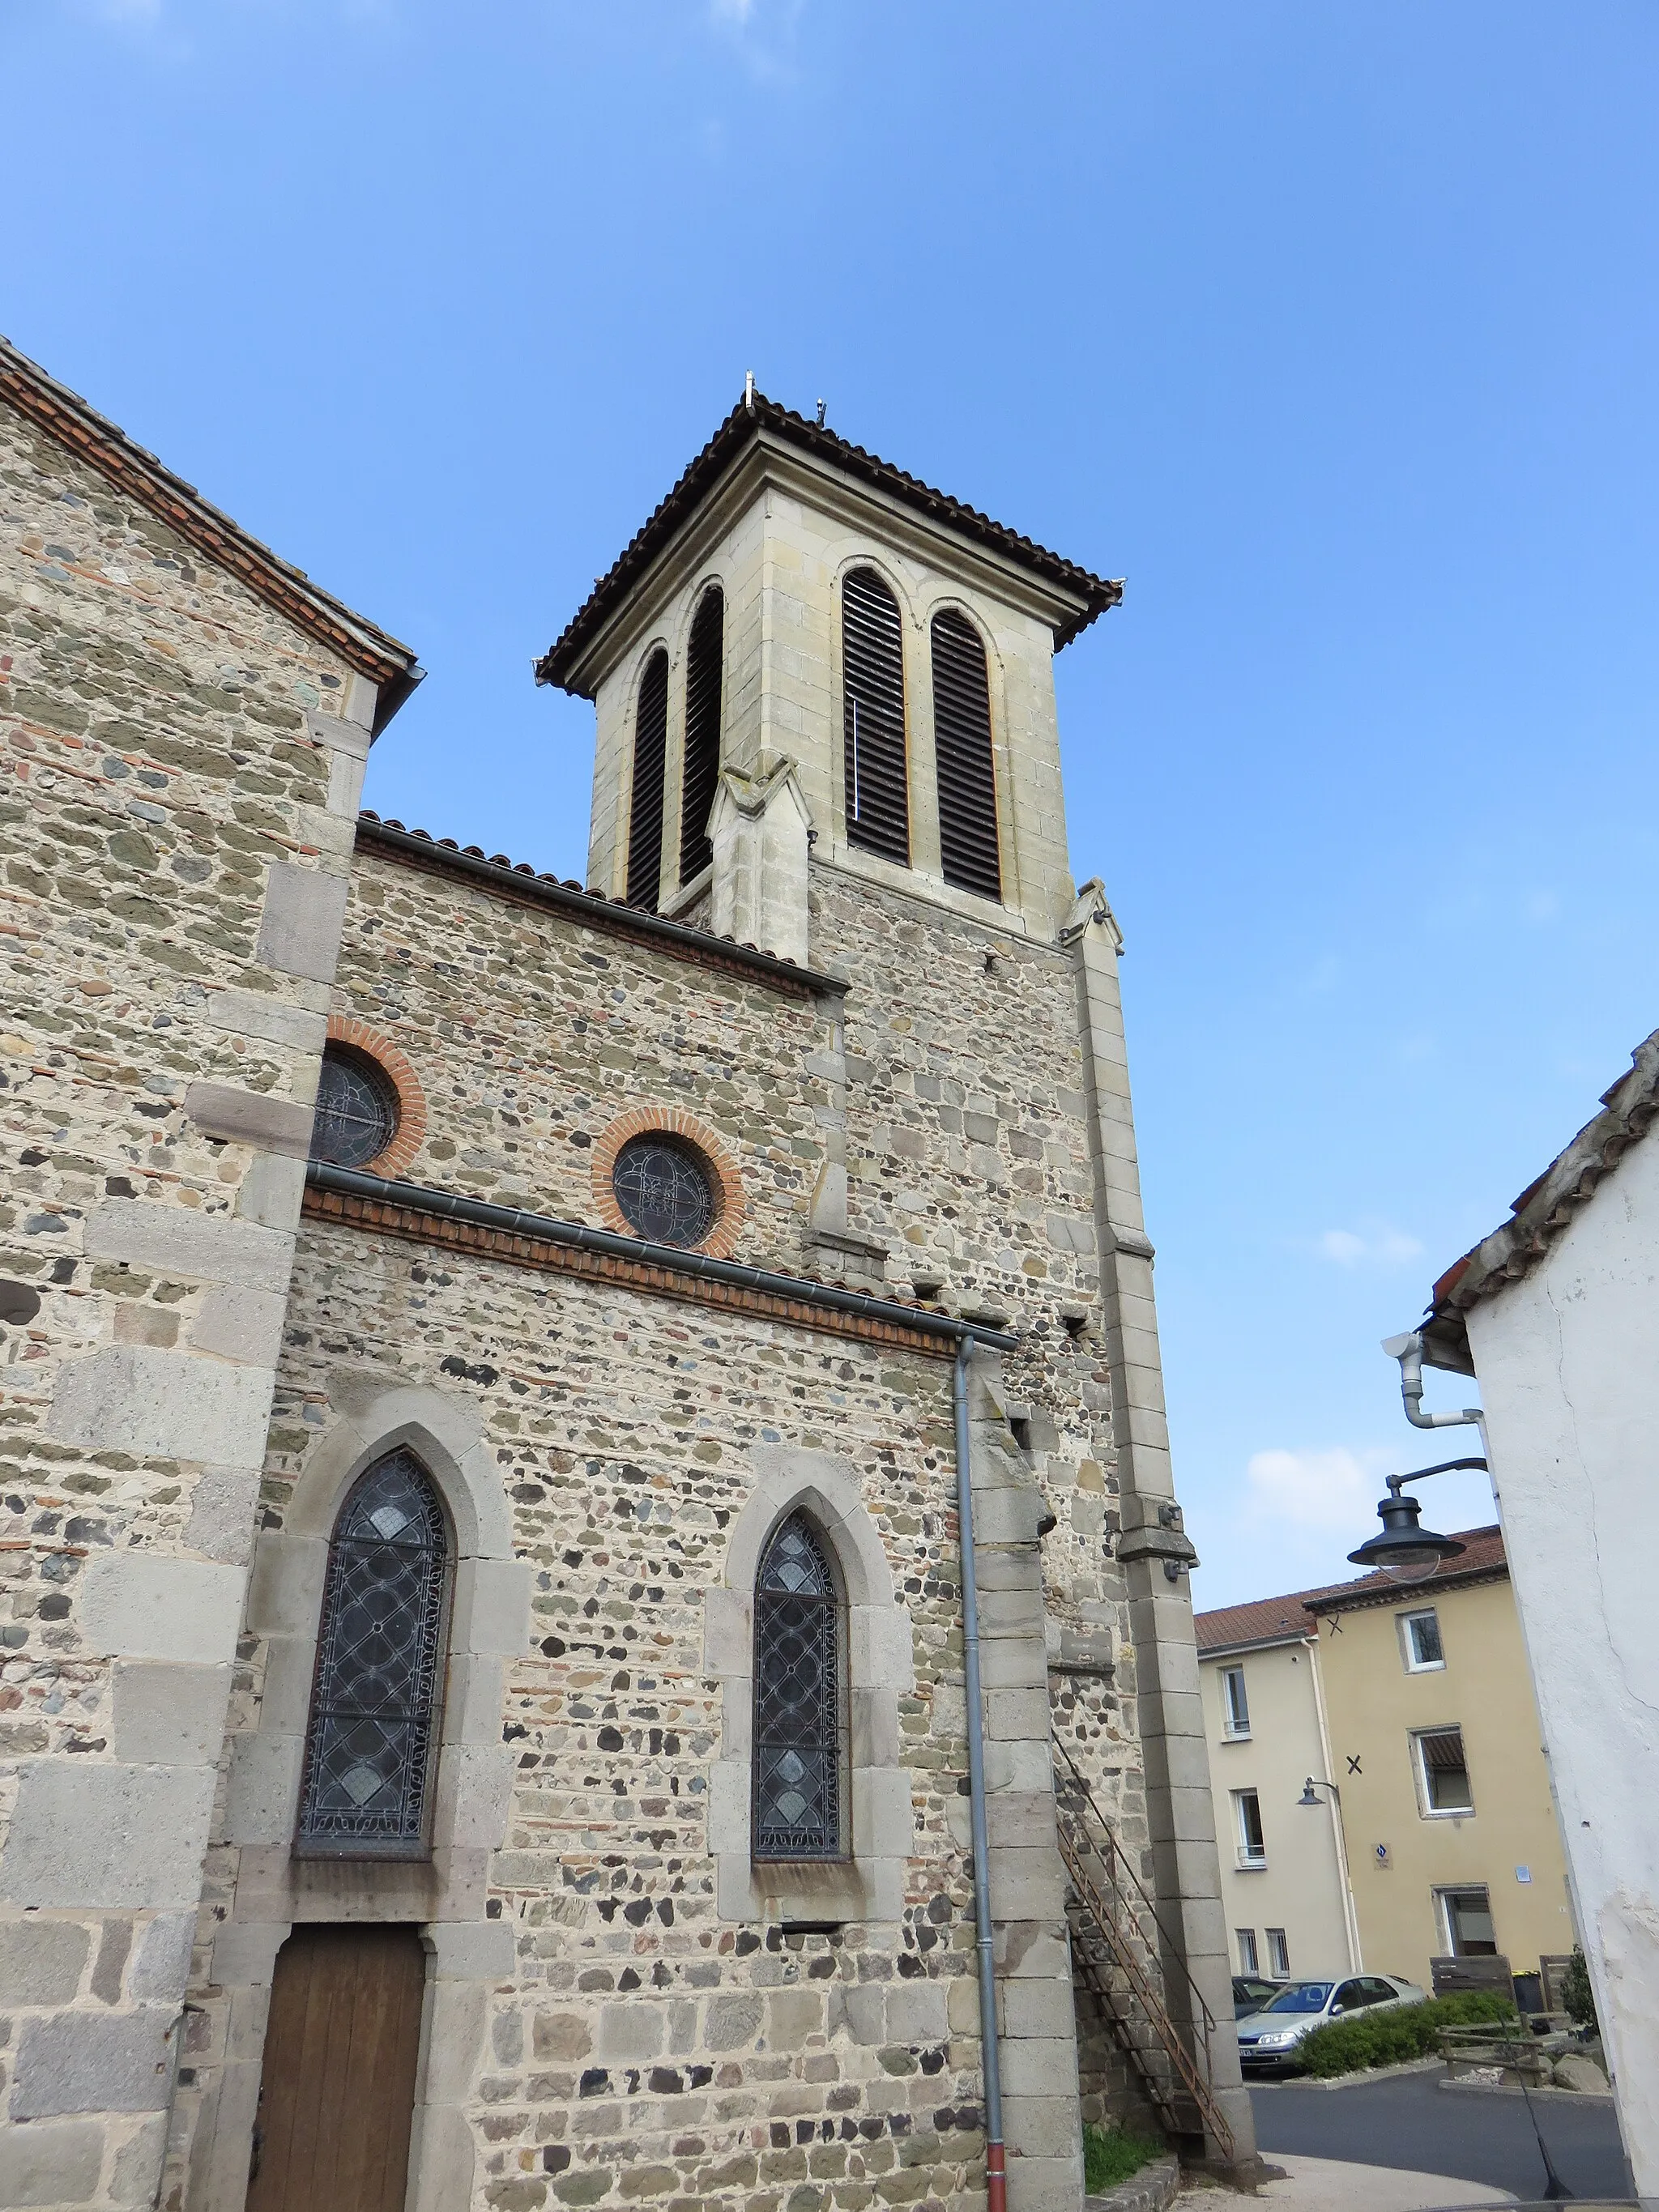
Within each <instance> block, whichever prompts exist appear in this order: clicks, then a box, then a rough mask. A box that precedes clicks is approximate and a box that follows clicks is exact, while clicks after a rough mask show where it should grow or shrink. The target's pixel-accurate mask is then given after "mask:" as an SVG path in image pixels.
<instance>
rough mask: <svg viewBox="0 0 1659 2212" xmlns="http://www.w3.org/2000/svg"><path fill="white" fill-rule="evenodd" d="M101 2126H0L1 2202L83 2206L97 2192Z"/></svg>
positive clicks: (20, 2210)
mask: <svg viewBox="0 0 1659 2212" xmlns="http://www.w3.org/2000/svg"><path fill="white" fill-rule="evenodd" d="M103 2160H104V2130H102V2128H100V2126H99V2125H98V2124H97V2123H96V2122H95V2121H94V2120H63V2121H59V2122H58V2123H57V2124H55V2125H53V2126H42V2125H40V2124H38V2123H37V2124H35V2125H34V2126H33V2127H25V2128H20V2127H0V2204H4V2205H7V2206H9V2207H11V2206H15V2207H16V2212H25V2208H27V2207H28V2206H31V2205H36V2204H52V2205H57V2204H85V2203H89V2202H90V2201H91V2199H92V2198H93V2197H95V2196H96V2195H97V2194H98V2170H99V2168H100V2166H101V2165H102V2164H103Z"/></svg>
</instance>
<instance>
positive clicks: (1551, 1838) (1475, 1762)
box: [1305, 1528, 1575, 1988]
mask: <svg viewBox="0 0 1659 2212" xmlns="http://www.w3.org/2000/svg"><path fill="white" fill-rule="evenodd" d="M1462 1541H1463V1543H1464V1545H1465V1546H1466V1547H1467V1548H1466V1549H1465V1551H1464V1552H1463V1553H1462V1556H1461V1557H1459V1558H1457V1559H1452V1560H1450V1561H1448V1562H1446V1563H1445V1564H1443V1565H1442V1566H1441V1567H1440V1568H1439V1569H1437V1571H1436V1572H1435V1573H1434V1574H1433V1575H1432V1576H1431V1577H1429V1578H1428V1579H1427V1580H1426V1581H1425V1582H1422V1583H1416V1584H1401V1583H1395V1582H1392V1581H1390V1580H1389V1578H1388V1577H1385V1576H1382V1575H1368V1576H1366V1577H1364V1580H1363V1581H1360V1582H1358V1583H1348V1584H1346V1585H1344V1586H1343V1587H1341V1588H1339V1589H1334V1590H1328V1591H1326V1592H1324V1593H1322V1595H1319V1596H1317V1597H1316V1598H1314V1599H1312V1600H1311V1601H1309V1603H1308V1610H1309V1613H1310V1617H1311V1618H1312V1619H1314V1620H1316V1621H1317V1623H1318V1632H1319V1643H1318V1656H1319V1669H1320V1677H1321V1680H1322V1686H1323V1689H1324V1692H1325V1707H1326V1721H1327V1727H1328V1735H1329V1743H1330V1748H1331V1758H1332V1762H1333V1763H1332V1767H1331V1771H1330V1774H1329V1779H1330V1780H1331V1781H1333V1782H1334V1784H1336V1786H1337V1789H1338V1790H1339V1791H1340V1815H1341V1824H1342V1832H1343V1834H1344V1837H1345V1838H1346V1845H1347V1860H1348V1873H1349V1880H1350V1881H1351V1882H1352V1894H1353V1903H1354V1908H1355V1914H1356V1917H1357V1920H1358V1929H1359V1938H1360V1943H1361V1947H1362V1948H1363V1951H1364V1959H1365V1963H1366V1966H1368V1967H1374V1968H1376V1969H1377V1970H1378V1971H1380V1972H1385V1973H1395V1974H1407V1975H1409V1976H1410V1977H1411V1978H1412V1979H1413V1981H1418V1982H1421V1983H1422V1984H1423V1985H1424V1986H1425V1988H1427V1987H1428V1986H1429V1984H1430V1981H1431V1960H1435V1959H1437V1958H1447V1957H1474V1958H1479V1957H1491V1956H1492V1954H1501V1955H1502V1956H1504V1957H1506V1958H1507V1959H1508V1960H1509V1962H1510V1970H1511V1971H1512V1972H1515V1973H1517V1974H1520V1973H1534V1972H1537V1971H1538V1964H1539V1960H1540V1959H1541V1958H1543V1957H1550V1956H1556V1957H1559V1956H1560V1955H1562V1954H1565V1953H1567V1952H1570V1951H1571V1948H1572V1947H1573V1942H1574V1940H1575V1939H1574V1935H1573V1924H1572V1915H1571V1909H1570V1906H1569V1904H1568V1894H1567V1877H1566V1866H1565V1858H1564V1856H1563V1852H1562V1848H1561V1834H1560V1829H1559V1824H1558V1822H1557V1819H1556V1812H1555V1806H1554V1802H1553V1797H1552V1796H1551V1790H1550V1778H1549V1768H1548V1764H1547V1760H1546V1759H1545V1756H1544V1753H1543V1749H1542V1747H1541V1729H1540V1727H1539V1722H1538V1713H1537V1708H1536V1706H1535V1705H1534V1701H1533V1692H1532V1678H1531V1676H1530V1674H1529V1673H1528V1668H1527V1655H1526V1652H1525V1650H1524V1649H1523V1647H1522V1640H1521V1626H1520V1622H1519V1620H1518V1618H1517V1616H1516V1607H1515V1598H1514V1595H1513V1592H1512V1591H1511V1589H1510V1577H1509V1570H1508V1568H1507V1566H1506V1565H1505V1564H1504V1544H1503V1538H1502V1535H1501V1534H1500V1533H1499V1531H1498V1529H1497V1528H1475V1529H1469V1530H1466V1531H1465V1532H1464V1534H1463V1536H1462ZM1305 1817H1307V1818H1309V1819H1311V1818H1312V1817H1313V1816H1312V1814H1307V1815H1306V1816H1305Z"/></svg>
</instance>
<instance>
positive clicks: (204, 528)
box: [0, 337, 425, 735]
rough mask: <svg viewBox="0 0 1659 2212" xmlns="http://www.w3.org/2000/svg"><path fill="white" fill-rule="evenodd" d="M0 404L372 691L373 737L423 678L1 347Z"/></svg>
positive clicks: (100, 419)
mask: <svg viewBox="0 0 1659 2212" xmlns="http://www.w3.org/2000/svg"><path fill="white" fill-rule="evenodd" d="M0 398H3V399H6V400H9V402H10V403H11V404H12V405H13V406H14V407H15V408H16V410H18V412H19V413H20V414H21V415H23V416H26V417H27V419H28V420H29V421H30V422H33V424H34V425H35V426H36V428H39V429H41V430H44V431H45V432H46V435H47V436H48V437H50V438H52V439H53V440H54V441H56V442H57V443H58V445H60V446H62V447H64V449H65V451H66V452H69V453H73V454H75V455H76V457H77V459H81V460H82V461H84V462H85V463H86V464H87V465H88V467H89V468H94V469H95V470H96V471H98V473H99V475H100V476H101V477H104V478H105V480H106V482H107V483H111V484H112V485H113V486H114V487H115V489H117V490H118V491H120V492H125V494H126V495H128V496H129V497H130V498H131V499H133V500H134V501H137V504H138V505H139V506H140V507H144V508H146V509H147V510H148V511H149V513H151V514H153V515H155V517H156V519H157V520H159V521H161V522H165V523H166V524H167V527H168V528H169V529H170V530H175V531H177V532H178V533H179V537H180V538H184V539H185V541H186V542H187V543H188V544H191V545H193V546H195V547H196V549H197V551H198V552H200V553H202V554H203V555H204V556H205V557H206V558H207V559H208V560H210V561H211V562H213V563H214V564H215V565H216V567H218V568H223V569H225V570H226V571H227V572H228V574H231V575H234V577H236V578H237V580H239V581H240V582H241V583H243V584H245V585H246V586H247V588H248V589H249V591H251V592H254V593H255V594H256V595H257V596H258V598H259V599H263V600H264V602H265V604H266V605H267V606H270V607H274V608H275V609H276V611H277V613H278V614H281V615H283V616H285V617H287V618H288V620H289V622H291V623H293V624H294V626H295V629H300V630H302V631H304V633H305V634H306V635H307V637H312V638H314V639H315V640H316V641H317V642H318V643H319V645H323V646H325V647H327V648H328V650H329V651H330V652H331V653H337V654H338V655H339V657H340V659H342V660H343V661H344V662H345V664H346V665H347V666H348V667H349V668H352V669H355V670H356V671H357V673H358V674H359V675H360V676H363V677H366V678H368V681H369V682H370V683H371V684H376V685H378V686H379V688H380V697H379V699H378V700H377V702H376V706H375V716H374V728H375V732H376V734H377V735H378V734H379V732H380V731H381V730H383V729H384V728H385V727H386V724H387V723H388V722H389V721H390V720H391V719H392V715H393V714H396V713H397V711H398V708H399V707H401V706H402V704H403V702H404V700H405V699H406V698H407V697H408V696H409V695H410V692H411V691H412V690H414V689H415V686H416V684H418V683H419V682H420V681H421V678H422V675H423V674H424V673H425V671H424V670H423V669H422V668H421V666H420V665H419V664H418V663H417V662H416V658H415V655H414V653H412V652H411V651H410V647H408V646H406V645H404V644H401V643H400V642H399V641H398V639H396V638H395V637H392V636H391V635H389V634H388V633H387V632H386V631H385V630H383V629H377V628H376V626H375V625H374V623H371V622H368V621H367V620H366V619H365V618H364V617H363V616H362V615H360V614H355V613H354V612H353V611H352V610H351V609H350V608H349V606H347V605H346V604H345V602H344V601H343V599H336V598H335V597H334V596H333V594H332V593H331V592H325V591H324V590H323V589H322V588H321V586H319V585H317V584H313V582H312V580H311V579H310V577H309V576H307V574H306V573H305V571H304V570H303V569H302V568H295V567H294V566H293V565H292V564H291V563H290V562H287V561H283V560H282V559H280V558H279V557H278V556H277V555H276V554H275V553H273V552H272V551H271V550H270V547H269V546H268V545H263V544H260V542H259V540H258V538H252V537H250V536H249V534H248V533H247V532H246V530H244V529H243V528H242V527H241V526H240V523H236V522H233V521H232V520H231V518H230V517H229V515H228V514H225V513H222V512H221V510H220V509H219V508H218V507H214V506H211V505H210V503H209V502H208V501H206V500H204V498H203V497H202V495H201V494H200V493H199V492H198V491H197V489H196V487H195V486H194V484H188V483H185V480H184V478H183V477H177V476H174V475H173V471H172V470H171V469H168V468H167V467H164V466H163V465H162V464H161V462H160V461H159V460H158V459H156V457H155V454H154V453H149V452H148V451H147V450H146V449H145V448H144V447H143V446H140V445H137V444H135V442H134V441H133V440H132V439H131V438H129V437H128V435H126V433H125V430H123V429H121V428H119V427H118V425H117V424H116V423H114V422H110V421H109V420H108V419H107V417H106V416H102V415H100V414H99V413H98V412H97V410H95V409H94V408H92V407H89V406H88V404H87V402H86V401H85V400H84V399H82V397H81V396H80V394H79V393H78V392H71V391H70V388H69V386H67V385H64V384H59V383H58V380H57V379H56V378H55V377H52V376H49V375H48V374H46V370H45V369H44V368H41V367H40V363H39V362H34V361H31V360H30V358H29V357H28V356H27V354H25V353H20V352H19V351H18V349H17V348H16V347H15V345H13V344H12V343H11V342H10V340H9V338H3V337H0Z"/></svg>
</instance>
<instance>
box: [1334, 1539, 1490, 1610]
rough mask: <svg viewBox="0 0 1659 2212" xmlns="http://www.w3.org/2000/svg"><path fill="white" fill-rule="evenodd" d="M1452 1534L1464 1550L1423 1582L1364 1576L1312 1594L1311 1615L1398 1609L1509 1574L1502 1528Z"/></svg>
mask: <svg viewBox="0 0 1659 2212" xmlns="http://www.w3.org/2000/svg"><path fill="white" fill-rule="evenodd" d="M1453 1534H1455V1536H1456V1539H1457V1541H1458V1542H1459V1543H1460V1544H1462V1547H1463V1549H1462V1551H1461V1552H1460V1553H1458V1555H1457V1557H1456V1558H1455V1559H1442V1560H1441V1562H1440V1564H1439V1565H1438V1566H1437V1567H1436V1569H1435V1571H1434V1572H1433V1573H1432V1574H1431V1575H1425V1576H1424V1577H1423V1579H1422V1581H1421V1582H1416V1583H1402V1582H1397V1581H1396V1580H1395V1577H1393V1576H1392V1575H1388V1574H1373V1575H1361V1576H1360V1577H1358V1580H1357V1581H1355V1582H1351V1583H1336V1584H1335V1585H1334V1587H1333V1588H1332V1589H1328V1590H1322V1591H1312V1592H1310V1594H1309V1595H1308V1597H1307V1599H1306V1600H1305V1603H1306V1605H1307V1608H1308V1610H1309V1612H1310V1613H1346V1612H1349V1611H1351V1610H1352V1608H1353V1607H1356V1606H1362V1605H1399V1604H1400V1603H1401V1601H1405V1600H1408V1599H1411V1598H1415V1597H1417V1596H1418V1595H1420V1594H1422V1593H1425V1592H1426V1593H1427V1594H1429V1595H1432V1594H1433V1593H1434V1592H1435V1591H1436V1590H1437V1589H1462V1588H1464V1587H1465V1586H1466V1585H1467V1584H1468V1583H1486V1582H1493V1581H1495V1580H1496V1579H1497V1578H1498V1577H1499V1576H1502V1575H1507V1574H1508V1572H1509V1571H1510V1569H1509V1562H1508V1560H1507V1559H1505V1558H1504V1532H1503V1530H1502V1529H1501V1528H1496V1527H1493V1528H1458V1529H1455V1530H1454V1531H1453Z"/></svg>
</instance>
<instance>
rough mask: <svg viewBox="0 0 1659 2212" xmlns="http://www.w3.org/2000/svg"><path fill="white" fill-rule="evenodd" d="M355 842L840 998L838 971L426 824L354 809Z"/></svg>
mask: <svg viewBox="0 0 1659 2212" xmlns="http://www.w3.org/2000/svg"><path fill="white" fill-rule="evenodd" d="M357 842H358V843H359V844H360V845H365V846H368V847H369V848H371V849H373V850H374V851H377V852H380V853H383V854H387V855H389V856H390V857H391V858H392V859H393V860H404V861H407V862H409V863H410V864H411V865H412V866H416V867H419V868H428V869H430V870H432V871H433V872H434V873H435V874H440V875H457V876H465V877H469V878H472V879H473V880H474V881H476V882H478V883H482V884H483V885H484V886H485V887H486V888H487V889H489V890H495V891H498V892H500V893H501V895H502V896H506V897H508V898H517V899H528V900H530V901H532V902H533V903H534V904H536V905H538V906H545V907H551V908H555V909H556V910H558V911H560V912H562V913H564V914H567V915H569V916H570V918H571V919H572V920H573V921H580V922H581V923H583V924H584V925H585V926H586V927H588V928H590V929H602V930H604V931H605V933H606V934H607V935H608V936H611V937H626V938H631V939H634V941H635V943H637V944H645V945H656V946H657V947H658V948H659V950H660V951H665V952H669V953H672V954H674V955H676V956H677V957H679V958H680V959H683V960H695V961H696V962H698V963H701V964H702V966H704V967H709V968H720V969H726V970H728V971H729V972H732V973H734V974H738V975H749V976H752V977H753V978H754V979H755V980H756V981H758V982H763V983H768V984H770V985H771V987H773V989H774V990H781V991H789V992H793V993H794V994H796V995H798V996H800V997H805V998H815V997H817V995H818V994H819V993H821V992H827V993H829V994H831V995H832V996H835V997H838V998H839V997H844V996H845V994H846V992H847V989H848V985H847V984H846V983H845V982H844V981H842V978H841V977H840V976H838V975H823V974H821V973H820V972H819V971H818V970H817V969H816V968H802V967H799V966H798V965H797V963H795V962H794V961H793V960H785V959H783V958H781V957H780V956H779V955H778V954H777V953H775V952H763V951H760V950H759V949H758V948H757V946H755V945H739V944H738V941H737V939H735V938H733V937H716V936H715V935H714V933H712V931H709V930H706V929H694V928H693V927H691V925H690V923H689V922H684V921H666V920H665V918H664V917H663V916H662V915H656V914H647V913H645V912H643V911H642V910H641V908H638V907H632V906H628V905H625V904H624V903H623V902H622V901H621V900H620V899H611V898H607V897H606V896H605V893H604V892H603V891H596V890H585V889H584V888H583V886H582V885H581V884H578V883H574V882H568V883H567V882H562V881H561V880H560V879H559V878H558V877H556V876H548V875H538V873H537V872H536V871H535V870H534V869H533V868H532V866H531V865H530V863H529V862H528V861H527V860H517V861H514V860H508V859H507V855H506V854H504V853H497V854H493V855H490V856H486V854H485V853H484V849H483V846H482V845H458V844H457V843H456V842H455V841H454V839H453V837H434V836H431V835H430V834H429V833H428V831H427V830H424V829H404V825H403V823H401V822H383V821H382V820H381V819H380V816H379V815H378V814H375V813H374V812H372V811H370V810H369V809H368V808H367V807H365V808H364V810H363V811H362V813H360V814H359V815H358V817H357Z"/></svg>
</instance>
